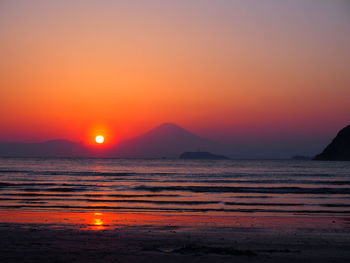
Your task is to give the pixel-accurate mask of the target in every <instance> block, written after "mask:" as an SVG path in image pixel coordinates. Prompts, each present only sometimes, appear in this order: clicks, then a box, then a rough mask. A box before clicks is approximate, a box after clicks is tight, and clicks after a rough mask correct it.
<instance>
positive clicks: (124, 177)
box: [0, 158, 350, 216]
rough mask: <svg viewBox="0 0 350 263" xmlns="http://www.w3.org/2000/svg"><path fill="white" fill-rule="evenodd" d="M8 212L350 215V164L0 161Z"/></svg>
mask: <svg viewBox="0 0 350 263" xmlns="http://www.w3.org/2000/svg"><path fill="white" fill-rule="evenodd" d="M0 209H2V210H4V209H6V210H9V209H10V210H14V211H55V212H59V211H72V212H84V211H85V212H86V211H96V209H98V210H99V211H104V212H130V213H141V212H142V213H144V212H147V213H163V214H167V213H168V214H172V213H175V214H177V215H178V214H185V215H203V214H205V215H250V216H251V215H274V216H276V215H281V216H283V215H289V216H290V215H310V216H312V215H350V162H323V161H311V160H215V161H214V160H213V161H212V160H171V159H164V160H159V159H157V160H156V159H154V160H144V159H63V158H57V159H51V158H0Z"/></svg>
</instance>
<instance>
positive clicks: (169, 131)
mask: <svg viewBox="0 0 350 263" xmlns="http://www.w3.org/2000/svg"><path fill="white" fill-rule="evenodd" d="M220 149H222V145H220V144H218V143H215V142H213V141H210V140H208V139H205V138H202V137H200V136H197V135H195V134H193V133H191V132H189V131H187V130H185V129H183V128H181V127H180V126H178V125H176V124H173V123H164V124H162V125H160V126H158V127H156V128H154V129H152V130H150V131H148V132H146V133H145V134H143V135H140V136H137V137H135V138H133V139H130V140H126V141H122V142H120V143H119V144H117V145H114V146H111V147H109V148H104V149H98V148H94V147H88V146H86V145H84V144H83V143H79V142H72V141H68V140H51V141H46V142H40V143H0V156H1V157H105V158H162V157H167V158H178V156H179V155H180V154H181V153H183V152H188V151H192V152H193V151H210V152H218V151H219V150H220Z"/></svg>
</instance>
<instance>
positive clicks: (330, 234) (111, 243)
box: [0, 213, 350, 263]
mask: <svg viewBox="0 0 350 263" xmlns="http://www.w3.org/2000/svg"><path fill="white" fill-rule="evenodd" d="M31 214H33V213H31ZM83 214H84V213H83ZM68 216H69V215H68V214H66V215H63V217H68ZM75 216H76V217H79V213H75ZM85 216H86V215H85ZM102 216H103V214H101V215H98V217H102ZM108 216H109V218H112V217H113V215H112V214H109V215H108ZM19 217H21V215H19ZM22 217H23V215H22ZM40 217H41V219H42V220H39V219H37V220H33V221H32V222H31V223H9V222H8V223H6V222H4V221H10V220H9V219H8V220H6V219H5V218H4V217H3V218H2V220H1V221H2V222H3V223H1V224H0V240H1V246H0V261H1V262H56V263H60V262H309V263H310V262H318V263H319V262H347V261H348V260H350V233H349V232H350V228H349V226H350V224H349V223H350V220H349V218H346V217H338V218H335V217H334V218H331V217H313V218H310V217H303V216H300V217H293V218H291V217H264V216H260V217H246V216H237V217H219V216H218V217H212V216H211V217H205V216H197V217H190V216H183V217H181V216H167V215H161V216H159V218H154V215H144V217H143V218H144V220H143V219H142V217H139V215H138V216H136V217H133V214H124V215H123V217H124V218H129V219H130V220H129V221H128V220H125V221H124V223H123V224H119V225H118V224H114V225H107V224H104V223H103V221H98V220H97V221H96V220H95V221H94V222H95V223H92V224H88V223H86V222H85V221H81V222H80V223H77V221H74V220H73V221H69V218H66V221H67V222H68V223H64V222H62V223H58V222H59V221H55V220H54V219H53V218H51V219H50V218H49V217H47V218H46V219H45V217H43V215H38V218H40ZM63 217H61V218H63ZM48 218H49V219H48ZM154 219H156V220H158V222H159V224H155V223H154ZM26 220H27V219H26ZM45 220H46V221H45ZM101 220H102V219H101ZM12 221H16V220H15V219H14V220H12ZM17 221H21V220H17ZM84 222H85V223H84ZM215 222H216V223H215ZM94 224H95V225H94Z"/></svg>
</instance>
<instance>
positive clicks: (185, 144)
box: [111, 123, 222, 158]
mask: <svg viewBox="0 0 350 263" xmlns="http://www.w3.org/2000/svg"><path fill="white" fill-rule="evenodd" d="M220 148H222V146H221V145H219V144H218V143H216V142H213V141H211V140H208V139H205V138H202V137H200V136H198V135H195V134H193V133H191V132H189V131H187V130H185V129H183V128H181V127H180V126H178V125H176V124H173V123H164V124H161V125H160V126H158V127H156V128H154V129H152V130H150V131H148V132H146V133H145V134H143V135H140V136H138V137H135V138H133V139H130V140H127V141H123V142H121V143H119V144H118V145H116V147H114V149H113V150H112V152H111V155H112V156H116V157H127V158H149V157H151V158H161V157H169V158H177V157H178V156H179V155H180V154H181V153H183V152H186V151H198V150H201V151H202V150H204V151H214V152H215V151H217V150H219V149H220Z"/></svg>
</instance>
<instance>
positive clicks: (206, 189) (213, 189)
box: [134, 185, 350, 194]
mask: <svg viewBox="0 0 350 263" xmlns="http://www.w3.org/2000/svg"><path fill="white" fill-rule="evenodd" d="M134 189H135V190H141V191H150V192H162V191H183V192H194V193H225V192H226V193H278V194H350V188H326V187H322V188H304V187H229V186H145V185H142V186H137V187H135V188H134Z"/></svg>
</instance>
